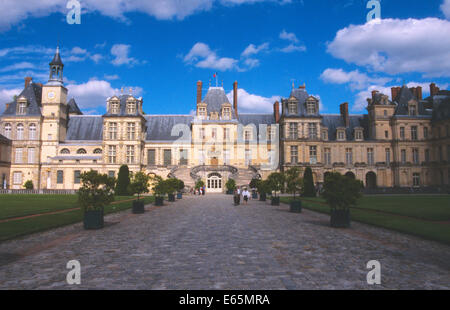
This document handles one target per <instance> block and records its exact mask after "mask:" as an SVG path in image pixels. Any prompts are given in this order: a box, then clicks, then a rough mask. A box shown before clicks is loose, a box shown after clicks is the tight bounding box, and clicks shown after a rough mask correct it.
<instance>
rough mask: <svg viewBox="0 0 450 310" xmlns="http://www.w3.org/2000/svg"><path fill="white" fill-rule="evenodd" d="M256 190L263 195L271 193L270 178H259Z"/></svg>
mask: <svg viewBox="0 0 450 310" xmlns="http://www.w3.org/2000/svg"><path fill="white" fill-rule="evenodd" d="M256 190H257V191H258V193H260V194H261V195H265V194H268V193H270V184H269V181H268V180H264V181H263V180H258V182H257V183H256Z"/></svg>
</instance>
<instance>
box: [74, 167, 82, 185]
mask: <svg viewBox="0 0 450 310" xmlns="http://www.w3.org/2000/svg"><path fill="white" fill-rule="evenodd" d="M80 176H81V171H80V170H75V171H74V172H73V183H74V184H80V182H81V178H80Z"/></svg>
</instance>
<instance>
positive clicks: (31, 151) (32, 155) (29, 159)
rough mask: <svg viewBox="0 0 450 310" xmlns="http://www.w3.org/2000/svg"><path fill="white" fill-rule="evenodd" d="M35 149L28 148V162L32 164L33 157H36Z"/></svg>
mask: <svg viewBox="0 0 450 310" xmlns="http://www.w3.org/2000/svg"><path fill="white" fill-rule="evenodd" d="M35 152H36V149H35V148H29V149H28V163H29V164H34V159H35V157H36V153H35Z"/></svg>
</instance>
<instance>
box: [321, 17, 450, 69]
mask: <svg viewBox="0 0 450 310" xmlns="http://www.w3.org/2000/svg"><path fill="white" fill-rule="evenodd" d="M328 52H329V53H331V54H332V55H333V56H334V57H336V58H340V59H343V60H345V61H346V62H348V63H354V64H357V65H360V66H365V67H368V68H369V69H371V70H374V71H378V72H385V73H388V74H399V73H406V72H420V73H423V75H424V76H427V77H432V76H433V77H443V76H450V21H446V20H441V19H437V18H426V19H412V18H410V19H406V20H400V19H383V20H381V21H380V20H378V21H371V22H368V23H366V24H364V25H356V26H355V25H350V26H348V27H346V28H344V29H341V30H339V31H338V32H337V34H336V37H335V38H334V40H333V41H332V42H331V43H329V44H328Z"/></svg>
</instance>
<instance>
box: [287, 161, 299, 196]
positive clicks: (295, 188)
mask: <svg viewBox="0 0 450 310" xmlns="http://www.w3.org/2000/svg"><path fill="white" fill-rule="evenodd" d="M300 173H301V170H300V168H298V167H293V168H291V169H289V170H288V171H286V173H285V174H286V191H287V192H288V193H290V194H293V195H294V198H295V194H296V193H299V192H300V191H301V189H302V185H303V179H302V178H301V177H300Z"/></svg>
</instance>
